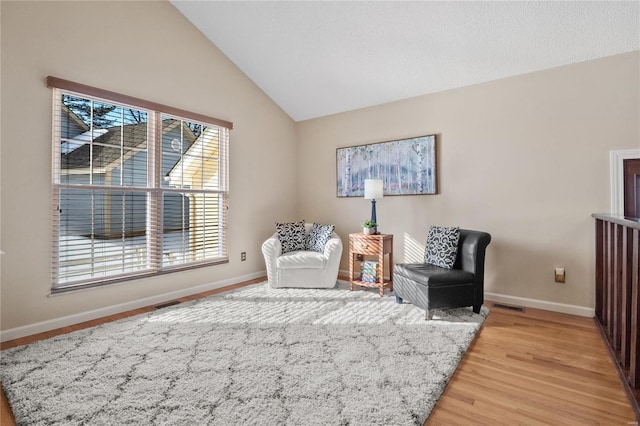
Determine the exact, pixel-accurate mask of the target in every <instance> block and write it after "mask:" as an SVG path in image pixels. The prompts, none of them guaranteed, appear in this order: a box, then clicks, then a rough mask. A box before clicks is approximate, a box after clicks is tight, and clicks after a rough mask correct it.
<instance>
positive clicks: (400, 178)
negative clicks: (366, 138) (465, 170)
mask: <svg viewBox="0 0 640 426" xmlns="http://www.w3.org/2000/svg"><path fill="white" fill-rule="evenodd" d="M436 166H437V165H436V135H426V136H416V137H412V138H405V139H397V140H392V141H386V142H377V143H372V144H367V145H357V146H351V147H345V148H337V149H336V195H337V196H338V197H362V196H363V195H364V180H365V179H381V180H382V182H383V190H384V195H385V196H388V195H430V194H437V193H438V191H437V189H438V186H437V167H436Z"/></svg>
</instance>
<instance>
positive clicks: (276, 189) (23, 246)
mask: <svg viewBox="0 0 640 426" xmlns="http://www.w3.org/2000/svg"><path fill="white" fill-rule="evenodd" d="M0 7H1V19H2V21H1V43H2V49H1V55H2V56H1V60H2V68H1V71H2V75H1V78H2V79H1V84H2V99H1V100H2V109H1V111H2V116H1V118H2V129H1V143H2V145H1V157H2V158H1V182H2V188H1V194H2V211H1V218H2V224H1V237H2V238H1V240H0V244H1V246H0V247H1V249H2V250H3V251H4V252H5V253H6V254H4V255H3V256H2V257H1V258H0V261H1V262H2V276H1V279H2V282H1V292H0V296H1V311H2V312H1V323H2V324H1V328H2V330H7V329H11V328H14V327H19V326H23V325H27V324H33V323H37V322H41V321H46V320H50V319H54V318H59V317H63V316H66V315H73V314H77V313H79V312H84V311H90V310H94V309H100V308H104V307H108V306H111V305H117V304H120V303H126V302H129V301H131V300H137V299H142V298H147V297H154V296H156V295H162V294H165V293H168V292H173V291H180V290H182V289H187V288H190V287H196V286H199V285H205V284H208V283H214V282H217V281H220V280H229V279H235V278H237V277H242V276H246V275H248V274H252V273H256V272H259V271H262V270H264V261H263V259H262V254H261V253H260V245H261V243H262V241H264V239H266V237H267V236H268V235H269V234H270V233H271V232H272V230H273V221H274V218H283V219H289V218H294V217H295V212H296V209H297V206H296V202H295V188H296V183H295V182H296V180H295V173H296V170H295V168H294V167H291V165H292V164H295V156H296V147H295V144H296V139H295V123H294V122H293V121H292V120H291V119H290V118H289V117H288V116H287V115H286V114H285V113H284V112H283V111H282V110H281V109H280V108H279V107H277V106H276V105H275V104H274V103H273V102H272V101H271V100H270V99H269V98H268V97H267V96H266V95H265V94H264V93H263V92H262V91H261V90H260V89H259V88H257V87H256V86H255V85H254V84H253V83H252V82H251V81H250V80H249V79H248V78H247V77H246V76H245V75H244V74H243V73H242V72H240V71H239V70H238V69H237V68H236V67H235V65H233V64H232V63H231V62H230V61H229V60H228V59H227V58H226V57H225V56H224V55H223V54H222V53H221V52H220V51H219V50H217V49H216V48H215V47H214V46H213V45H212V44H211V43H210V42H209V41H208V40H207V39H206V38H205V37H204V36H203V35H202V34H201V33H200V32H199V31H198V30H197V29H196V28H195V27H193V26H192V25H191V24H190V23H189V22H188V21H187V20H186V19H185V18H184V17H183V16H182V15H181V14H180V13H179V12H178V11H177V10H176V9H175V8H174V7H173V6H172V5H171V4H170V3H168V2H8V1H2V2H0ZM48 75H52V76H56V77H60V78H63V79H67V80H72V81H76V82H79V83H84V84H88V85H90V86H95V87H99V88H103V89H107V90H111V91H115V92H119V93H123V94H127V95H130V96H135V97H139V98H143V99H147V100H150V101H154V102H158V103H162V104H166V105H171V106H174V107H178V108H183V109H186V110H190V111H193V112H197V113H201V114H205V115H210V116H213V117H218V118H221V119H225V120H229V121H232V122H233V123H234V130H233V131H232V132H231V143H230V145H231V147H230V150H231V152H230V158H231V164H230V166H231V176H230V184H231V193H230V207H229V217H230V224H229V237H230V240H229V254H230V258H231V260H230V263H229V264H226V265H221V266H215V267H210V268H203V269H197V270H192V271H189V272H183V273H179V274H169V275H164V276H162V277H158V278H153V279H145V280H139V281H136V282H128V283H124V284H118V285H113V286H109V287H108V288H102V289H94V290H87V291H80V292H76V293H73V294H67V295H61V296H55V297H49V296H48V295H49V292H50V286H51V284H50V283H51V280H50V246H51V243H50V241H51V222H50V221H51V219H50V216H51V215H50V211H51V204H50V203H51V194H50V190H51V184H50V181H51V90H50V89H48V88H47V87H46V85H45V78H46V77H47V76H48ZM265 212H269V214H265ZM241 251H246V252H247V256H248V259H247V261H246V262H242V263H241V262H240V252H241Z"/></svg>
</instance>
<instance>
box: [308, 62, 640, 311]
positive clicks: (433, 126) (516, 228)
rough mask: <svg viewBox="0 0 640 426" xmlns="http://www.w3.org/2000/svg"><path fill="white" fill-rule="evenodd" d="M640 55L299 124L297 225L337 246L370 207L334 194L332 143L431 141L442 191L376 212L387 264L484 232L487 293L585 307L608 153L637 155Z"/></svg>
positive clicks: (604, 204)
mask: <svg viewBox="0 0 640 426" xmlns="http://www.w3.org/2000/svg"><path fill="white" fill-rule="evenodd" d="M639 59H640V58H639V54H638V52H635V53H630V54H625V55H619V56H614V57H609V58H605V59H601V60H595V61H590V62H585V63H581V64H576V65H570V66H566V67H562V68H557V69H552V70H547V71H542V72H537V73H532V74H527V75H522V76H517V77H513V78H508V79H503V80H499V81H494V82H490V83H485V84H480V85H475V86H470V87H465V88H461V89H457V90H451V91H446V92H441V93H437V94H432V95H428V96H422V97H417V98H413V99H409V100H404V101H399V102H395V103H389V104H385V105H381V106H377V107H372V108H367V109H361V110H357V111H352V112H347V113H342V114H337V115H334V116H329V117H324V118H320V119H315V120H309V121H305V122H301V123H298V138H299V147H298V150H299V153H298V167H299V173H298V181H299V183H298V203H299V205H300V210H299V213H300V217H303V218H305V219H307V220H318V221H324V222H334V223H335V224H336V227H337V232H338V233H339V234H340V235H341V236H342V237H343V239H344V241H345V242H346V241H347V238H348V234H349V233H351V232H359V231H360V223H361V222H362V221H364V220H366V219H368V217H369V214H370V202H369V201H368V200H364V199H362V198H337V197H336V190H335V182H336V176H335V175H336V170H335V169H336V166H335V161H336V151H335V150H336V148H338V147H346V146H352V145H359V144H367V143H373V142H381V141H387V140H393V139H399V138H404V137H411V136H420V135H428V134H437V137H438V141H437V150H438V168H439V171H438V175H439V181H438V186H439V191H440V193H439V194H438V195H422V196H395V197H385V198H383V199H381V200H379V201H378V203H377V213H378V215H377V216H378V222H379V223H380V230H381V231H382V232H384V233H393V234H394V256H395V257H394V260H395V261H396V262H402V261H404V260H407V261H410V260H412V259H414V258H415V257H416V253H417V255H418V256H420V255H421V253H420V251H421V250H422V247H423V244H424V241H425V239H426V232H427V228H428V226H429V225H432V224H441V225H451V226H460V227H464V228H471V229H480V230H485V231H488V232H490V233H491V234H492V236H493V241H492V243H491V245H490V246H489V248H488V252H487V268H486V271H487V275H486V291H488V292H493V293H499V294H504V295H509V296H515V297H519V298H528V299H537V300H543V301H548V302H556V303H563V304H569V305H576V306H581V307H593V306H594V290H593V289H594V235H593V234H594V222H593V219H592V218H591V217H590V214H591V213H594V212H607V211H609V209H610V207H609V151H610V150H615V149H631V148H638V147H640V121H639V120H640V118H639V117H640V110H639V105H640V99H639V93H640V87H639V84H638V82H639V78H640V70H639V66H638V64H639ZM419 245H422V247H420V246H419ZM416 247H417V250H416ZM346 262H347V256H346V255H345V256H343V260H342V264H341V269H343V270H346V269H347V268H348V266H347V263H346ZM555 266H563V267H565V268H566V271H567V281H566V283H565V284H555V283H554V281H553V269H554V267H555Z"/></svg>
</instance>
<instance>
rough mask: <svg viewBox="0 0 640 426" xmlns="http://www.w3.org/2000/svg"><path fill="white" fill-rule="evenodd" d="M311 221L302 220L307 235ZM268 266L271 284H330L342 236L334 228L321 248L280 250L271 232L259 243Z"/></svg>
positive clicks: (320, 285) (326, 285)
mask: <svg viewBox="0 0 640 426" xmlns="http://www.w3.org/2000/svg"><path fill="white" fill-rule="evenodd" d="M311 227H312V224H311V223H306V224H305V232H306V235H309V232H310V230H311ZM262 254H263V255H264V261H265V263H266V266H267V279H268V281H269V285H270V286H271V287H274V288H279V287H298V288H333V287H334V286H335V285H336V281H337V279H338V269H339V268H340V257H341V256H342V240H341V239H340V237H339V236H338V234H336V233H335V232H334V233H333V234H331V238H330V239H329V241H327V243H326V244H325V246H324V252H323V253H319V252H315V251H306V250H298V251H291V252H288V253H284V254H282V244H281V243H280V240H279V239H278V234H277V233H274V234H273V235H272V236H271V237H269V238H268V239H267V240H266V241H265V242H264V243H263V244H262Z"/></svg>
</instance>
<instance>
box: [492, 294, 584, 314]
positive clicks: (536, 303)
mask: <svg viewBox="0 0 640 426" xmlns="http://www.w3.org/2000/svg"><path fill="white" fill-rule="evenodd" d="M484 298H485V299H488V300H491V301H492V302H498V303H507V304H509V305H517V306H524V307H526V308H534V309H544V310H545V311H552V312H560V313H563V314H571V315H578V316H581V317H593V316H595V309H594V308H587V307H586V306H577V305H567V304H565V303H556V302H548V301H546V300H537V299H527V298H526V297H516V296H508V295H506V294H498V293H486V292H485V293H484ZM489 309H491V307H490V306H489Z"/></svg>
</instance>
